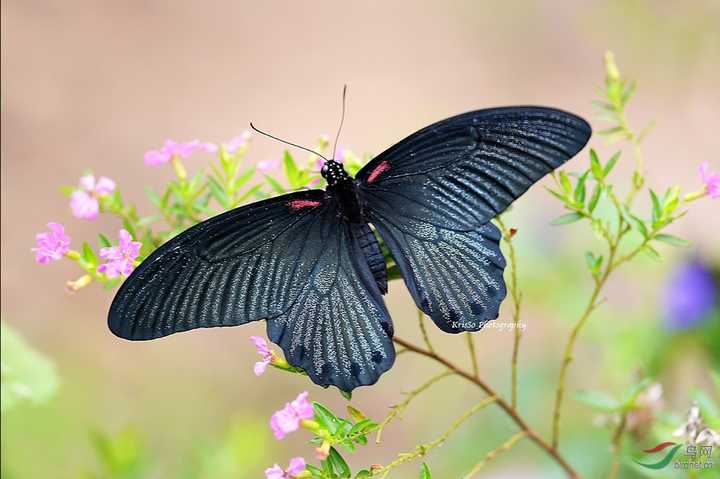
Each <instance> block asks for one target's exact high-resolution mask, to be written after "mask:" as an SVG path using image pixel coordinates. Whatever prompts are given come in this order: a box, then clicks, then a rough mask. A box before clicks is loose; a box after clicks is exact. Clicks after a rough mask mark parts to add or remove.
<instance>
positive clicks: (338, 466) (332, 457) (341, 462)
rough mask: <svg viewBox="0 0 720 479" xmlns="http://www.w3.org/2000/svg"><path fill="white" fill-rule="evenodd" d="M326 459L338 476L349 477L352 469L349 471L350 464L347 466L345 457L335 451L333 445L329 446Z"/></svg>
mask: <svg viewBox="0 0 720 479" xmlns="http://www.w3.org/2000/svg"><path fill="white" fill-rule="evenodd" d="M328 461H329V462H330V464H331V466H332V468H333V469H334V470H335V472H337V473H338V474H339V475H340V477H342V478H349V477H350V476H351V475H352V471H350V466H348V463H347V462H345V459H343V457H342V456H341V455H340V453H339V452H337V449H335V448H334V447H331V448H330V454H328Z"/></svg>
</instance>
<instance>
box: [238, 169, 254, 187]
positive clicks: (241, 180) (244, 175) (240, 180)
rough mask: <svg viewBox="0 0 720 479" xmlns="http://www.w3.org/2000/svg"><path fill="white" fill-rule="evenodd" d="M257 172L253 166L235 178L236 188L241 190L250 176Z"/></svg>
mask: <svg viewBox="0 0 720 479" xmlns="http://www.w3.org/2000/svg"><path fill="white" fill-rule="evenodd" d="M254 174H255V167H254V166H251V167H250V168H248V169H247V170H245V171H243V172H242V174H241V175H240V176H238V177H237V178H236V179H235V189H236V190H239V189H240V188H242V187H243V185H244V184H245V183H247V182H248V181H250V178H252V177H253V175H254Z"/></svg>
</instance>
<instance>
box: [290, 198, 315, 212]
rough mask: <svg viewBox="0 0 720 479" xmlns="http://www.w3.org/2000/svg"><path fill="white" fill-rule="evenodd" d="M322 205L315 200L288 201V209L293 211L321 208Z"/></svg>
mask: <svg viewBox="0 0 720 479" xmlns="http://www.w3.org/2000/svg"><path fill="white" fill-rule="evenodd" d="M321 204H322V203H320V202H319V201H314V200H292V201H288V204H287V205H288V207H289V208H290V209H291V210H293V211H299V210H301V209H303V208H315V207H316V206H320V205H321Z"/></svg>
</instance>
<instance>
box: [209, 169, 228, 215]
mask: <svg viewBox="0 0 720 479" xmlns="http://www.w3.org/2000/svg"><path fill="white" fill-rule="evenodd" d="M207 182H208V185H209V187H210V193H211V194H212V196H213V198H215V200H216V201H217V202H218V203H219V204H220V206H222V207H223V208H225V209H226V210H227V209H229V208H230V207H231V204H230V198H228V195H227V193H226V192H225V189H224V188H223V187H222V186H220V183H218V182H217V180H216V179H215V178H213V177H212V176H208V179H207Z"/></svg>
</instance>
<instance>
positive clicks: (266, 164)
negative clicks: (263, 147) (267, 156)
mask: <svg viewBox="0 0 720 479" xmlns="http://www.w3.org/2000/svg"><path fill="white" fill-rule="evenodd" d="M278 166H280V161H279V160H263V161H261V162H259V163H258V164H257V170H258V171H259V172H260V173H267V172H268V171H271V170H274V169H275V168H277V167H278Z"/></svg>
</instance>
